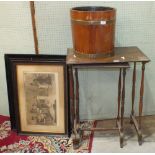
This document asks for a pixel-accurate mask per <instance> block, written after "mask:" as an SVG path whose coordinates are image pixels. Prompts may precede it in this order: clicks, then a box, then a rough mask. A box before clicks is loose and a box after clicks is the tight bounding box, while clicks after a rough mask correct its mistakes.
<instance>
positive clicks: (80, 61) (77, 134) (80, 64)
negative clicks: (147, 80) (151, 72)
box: [67, 47, 150, 148]
mask: <svg viewBox="0 0 155 155" xmlns="http://www.w3.org/2000/svg"><path fill="white" fill-rule="evenodd" d="M114 53H115V55H114V56H112V57H107V58H96V59H91V58H86V57H77V56H76V55H75V54H74V50H73V49H71V48H70V49H68V54H67V65H68V67H69V85H70V112H71V130H72V137H73V146H74V147H79V145H80V140H81V132H82V130H89V131H103V130H119V133H120V147H121V148H122V147H123V138H124V134H123V117H124V103H125V75H126V69H127V68H129V63H131V62H132V63H134V68H133V80H132V109H131V115H130V122H131V123H133V124H134V126H135V129H136V131H137V135H138V142H139V145H141V144H142V132H141V116H142V109H143V92H144V70H145V64H146V63H147V62H149V61H150V60H149V58H148V57H147V56H146V55H145V54H144V53H143V52H142V51H141V50H140V49H139V48H137V47H116V48H115V49H114ZM138 62H139V63H141V64H142V75H141V85H140V98H139V116H138V121H137V120H136V118H135V116H134V100H135V82H136V64H137V63H138ZM92 67H96V68H98V67H104V68H107V67H108V68H119V80H118V101H117V102H118V114H117V121H116V122H117V123H116V124H117V127H116V128H110V129H107V128H83V129H82V128H80V125H79V123H80V120H79V82H78V69H79V68H92ZM122 76H123V77H122ZM74 82H75V83H74ZM74 92H75V93H74Z"/></svg>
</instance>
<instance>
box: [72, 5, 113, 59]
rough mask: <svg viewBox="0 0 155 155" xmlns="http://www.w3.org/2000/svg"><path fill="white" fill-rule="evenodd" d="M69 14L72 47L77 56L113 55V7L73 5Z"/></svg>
mask: <svg viewBox="0 0 155 155" xmlns="http://www.w3.org/2000/svg"><path fill="white" fill-rule="evenodd" d="M70 15H71V24H72V38H73V48H74V50H75V54H76V55H77V56H81V57H89V58H97V57H107V56H112V55H114V52H113V49H114V38H115V16H116V10H115V9H114V8H110V7H75V8H72V9H71V11H70Z"/></svg>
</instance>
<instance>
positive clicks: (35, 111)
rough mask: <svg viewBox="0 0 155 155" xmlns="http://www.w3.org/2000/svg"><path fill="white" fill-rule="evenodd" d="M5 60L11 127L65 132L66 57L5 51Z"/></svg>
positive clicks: (66, 132)
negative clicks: (15, 53) (13, 53)
mask: <svg viewBox="0 0 155 155" xmlns="http://www.w3.org/2000/svg"><path fill="white" fill-rule="evenodd" d="M5 60H6V73H7V74H6V75H7V86H8V95H9V96H10V97H9V103H10V107H12V108H13V109H14V110H11V109H10V117H13V116H11V115H13V114H15V116H16V117H15V118H12V120H13V123H15V124H13V125H12V127H13V128H17V131H18V132H19V133H28V134H29V133H37V134H40V133H45V134H61V135H67V134H68V97H67V96H68V94H67V93H68V89H67V67H66V57H65V56H56V55H55V56H49V55H38V56H36V55H19V54H18V55H10V54H6V55H5ZM8 72H9V73H8ZM10 75H11V76H10Z"/></svg>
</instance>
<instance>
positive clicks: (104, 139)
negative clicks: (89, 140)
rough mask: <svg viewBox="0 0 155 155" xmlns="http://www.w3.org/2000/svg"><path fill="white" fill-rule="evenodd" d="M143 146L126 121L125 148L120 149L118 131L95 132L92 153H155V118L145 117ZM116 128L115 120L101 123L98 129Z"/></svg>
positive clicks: (131, 126)
mask: <svg viewBox="0 0 155 155" xmlns="http://www.w3.org/2000/svg"><path fill="white" fill-rule="evenodd" d="M142 123H143V124H142V127H143V128H142V132H143V144H142V145H141V146H139V144H138V141H137V135H136V131H135V128H134V126H133V125H130V123H129V120H128V119H125V122H124V128H125V130H124V132H125V140H124V147H123V148H120V143H119V134H118V131H104V132H95V133H94V140H93V146H92V153H104V152H105V153H108V152H111V153H114V152H116V153H119V152H122V153H140V152H143V153H147V152H150V153H151V152H152V153H155V116H147V117H143V121H142ZM103 126H104V127H112V126H115V120H105V121H99V122H98V123H97V127H103Z"/></svg>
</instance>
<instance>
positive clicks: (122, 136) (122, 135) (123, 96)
mask: <svg viewBox="0 0 155 155" xmlns="http://www.w3.org/2000/svg"><path fill="white" fill-rule="evenodd" d="M125 76H126V69H125V68H123V86H122V87H123V88H122V101H121V129H120V131H121V132H120V147H121V148H122V147H123V139H124V134H123V132H124V127H123V121H124V103H125Z"/></svg>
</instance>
